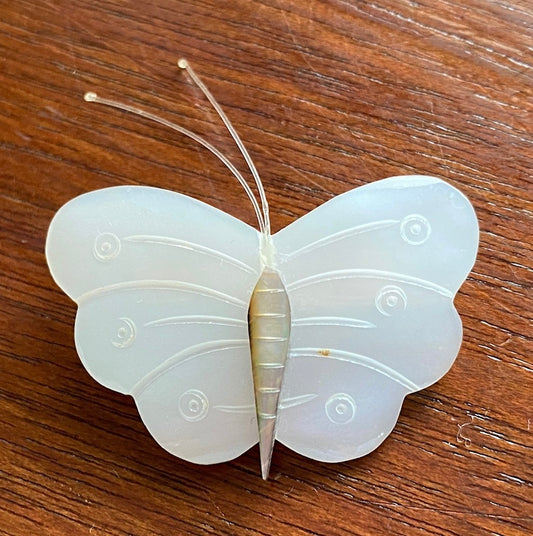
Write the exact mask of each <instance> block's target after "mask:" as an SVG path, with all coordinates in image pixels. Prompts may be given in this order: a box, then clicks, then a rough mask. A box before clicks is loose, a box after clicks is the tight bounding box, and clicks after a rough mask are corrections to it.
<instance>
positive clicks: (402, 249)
mask: <svg viewBox="0 0 533 536" xmlns="http://www.w3.org/2000/svg"><path fill="white" fill-rule="evenodd" d="M181 66H182V67H184V68H186V69H187V71H188V72H189V74H190V75H191V76H192V77H193V80H194V81H195V82H196V83H197V84H198V85H199V86H200V88H201V89H202V90H203V91H204V93H205V94H206V96H207V97H208V98H209V99H210V101H211V102H213V101H214V99H213V97H212V96H211V94H210V93H209V92H208V91H207V89H206V88H205V86H203V84H202V83H201V81H199V79H198V77H197V76H196V75H195V73H194V72H193V71H192V70H191V69H190V67H189V66H188V65H187V64H186V63H184V62H183V63H181ZM87 99H88V100H97V101H98V102H103V103H105V104H109V105H112V106H116V107H121V108H123V109H126V110H128V111H133V112H134V113H139V111H138V110H136V109H133V108H130V107H127V106H125V105H120V104H117V103H115V102H113V101H104V100H103V99H99V98H97V97H96V96H95V95H94V94H90V95H89V96H88V97H87ZM212 99H213V100H212ZM214 106H215V108H216V109H217V111H218V112H219V114H220V115H221V117H222V119H223V120H224V122H225V123H226V125H227V126H228V128H229V129H230V132H231V134H232V136H234V139H236V141H237V144H238V145H239V148H240V149H241V151H242V152H243V154H244V156H245V158H246V159H247V161H249V156H248V154H247V153H246V150H245V149H244V147H243V146H242V143H241V142H240V139H239V138H238V136H237V134H236V133H235V131H234V130H233V128H232V127H231V125H230V124H229V121H228V120H227V118H226V116H225V115H224V113H223V112H222V111H221V110H220V108H219V107H218V104H216V102H214ZM142 114H143V115H144V116H149V117H150V114H147V113H145V112H142ZM155 119H156V120H158V121H160V122H162V120H160V119H158V118H155ZM170 126H171V127H172V128H175V129H177V130H179V131H181V132H183V133H185V134H187V135H191V134H192V133H190V132H188V131H185V129H183V128H181V127H179V126H177V125H170ZM192 136H194V135H192ZM195 139H196V141H200V143H202V144H203V145H205V146H207V147H208V148H209V149H210V150H214V151H215V154H217V156H219V155H220V153H218V151H216V149H214V148H213V147H212V146H210V145H209V144H207V142H205V141H204V140H202V139H201V138H198V137H197V136H196V137H195ZM220 156H222V158H221V159H225V157H223V155H220ZM220 156H219V157H220ZM223 161H224V160H223ZM224 163H226V164H227V165H228V163H229V161H227V159H225V161H224ZM249 165H250V167H251V169H252V173H254V177H256V181H257V186H258V188H259V191H260V197H261V201H262V207H260V206H259V204H258V203H257V201H256V200H255V198H254V197H253V195H252V194H251V191H249V187H248V190H247V193H248V195H249V196H250V197H251V199H253V201H252V202H253V203H254V208H255V210H256V213H257V214H258V220H259V227H260V231H257V230H256V229H254V228H252V227H250V226H248V225H247V224H245V223H243V222H241V221H239V220H237V219H236V218H233V217H232V216H230V215H228V214H226V213H224V212H222V211H220V210H217V209H215V208H213V207H211V206H209V205H206V204H204V203H202V202H200V201H197V200H195V199H192V198H190V197H187V196H184V195H181V194H179V193H173V192H170V191H166V190H161V189H157V188H149V187H128V186H124V187H116V188H108V189H104V190H99V191H95V192H91V193H88V194H85V195H82V196H80V197H78V198H76V199H74V200H72V201H70V202H69V203H67V204H66V205H65V206H63V207H62V208H61V209H60V210H59V211H58V213H57V214H56V216H55V217H54V219H53V221H52V223H51V225H50V230H49V234H48V239H47V244H46V255H47V259H48V263H49V266H50V271H51V273H52V275H53V277H54V279H55V280H56V282H57V284H58V285H59V286H60V287H61V288H62V289H63V290H64V291H65V292H66V293H67V294H68V295H69V296H70V297H71V298H72V299H73V300H74V301H75V302H76V303H77V304H78V306H79V309H78V314H77V317H76V326H75V339H76V347H77V350H78V353H79V355H80V358H81V360H82V362H83V364H84V365H85V367H86V368H87V370H88V371H89V373H90V374H91V375H92V376H93V377H94V378H95V379H96V380H97V381H99V382H100V383H102V384H103V385H105V386H106V387H109V388H110V389H114V390H116V391H119V392H121V393H125V394H130V395H132V396H133V397H134V398H135V401H136V404H137V407H138V409H139V413H140V415H141V417H142V419H143V421H144V423H145V424H146V426H147V428H148V430H149V431H150V433H151V434H152V435H153V436H154V438H155V439H156V441H157V442H158V443H159V444H160V445H161V446H163V447H164V448H165V449H167V450H168V451H170V452H171V453H173V454H175V455H176V456H179V457H180V458H184V459H186V460H189V461H192V462H195V463H201V464H209V463H217V462H223V461H227V460H231V459H233V458H235V457H237V456H239V455H240V454H242V453H243V452H245V451H246V450H247V449H249V448H250V447H251V446H252V445H254V444H255V443H257V442H258V441H259V442H260V450H261V465H262V474H263V477H264V478H266V476H267V475H268V471H269V466H270V459H271V454H272V448H273V445H274V441H275V440H278V441H281V442H282V443H284V444H285V445H286V446H288V447H289V448H291V449H293V450H295V451H296V452H299V453H300V454H303V455H305V456H308V457H310V458H313V459H316V460H321V461H328V462H339V461H345V460H350V459H353V458H357V457H359V456H363V455H365V454H367V453H369V452H370V451H372V450H373V449H375V448H376V447H377V446H378V445H379V444H380V443H381V442H382V441H383V440H384V439H385V438H386V436H387V435H388V434H389V433H390V432H391V431H392V429H393V427H394V425H395V423H396V420H397V418H398V414H399V411H400V408H401V405H402V401H403V399H404V397H405V396H406V395H408V394H409V393H413V392H415V391H418V390H420V389H423V388H425V387H427V386H429V385H431V384H432V383H434V382H435V381H437V380H438V379H439V378H441V377H442V376H443V375H444V374H445V373H446V372H447V370H448V369H449V367H450V366H451V365H452V363H453V361H454V359H455V357H456V355H457V353H458V351H459V347H460V344H461V337H462V332H461V321H460V319H459V316H458V314H457V312H456V310H455V308H454V306H453V298H454V295H455V293H456V292H457V290H458V288H459V286H460V285H461V284H462V282H463V281H464V279H465V278H466V276H467V274H468V272H469V271H470V269H471V267H472V265H473V263H474V260H475V255H476V251H477V244H478V225H477V220H476V217H475V214H474V211H473V208H472V206H471V204H470V203H469V202H468V200H467V199H466V197H464V196H463V195H462V194H461V193H460V192H459V191H458V190H456V189H455V188H453V187H452V186H450V185H449V184H447V183H445V182H443V181H441V180H439V179H436V178H433V177H427V176H405V177H393V178H389V179H385V180H382V181H378V182H374V183H371V184H368V185H366V186H363V187H360V188H356V189H355V190H352V191H349V192H347V193H345V194H343V195H340V196H338V197H335V198H333V199H332V200H330V201H328V202H327V203H325V204H323V205H322V206H320V207H318V208H317V209H315V210H313V211H312V212H310V213H309V214H307V215H306V216H304V217H303V218H301V219H299V220H297V221H295V222H294V223H292V224H291V225H289V226H288V227H287V228H285V229H283V230H281V231H279V232H278V233H276V234H274V235H270V230H269V219H268V206H267V204H266V199H265V197H264V192H263V190H262V185H261V183H260V180H259V177H258V176H256V172H255V168H254V167H253V164H251V162H249ZM230 166H231V164H229V166H228V167H230ZM230 169H232V171H234V168H232V167H230ZM237 174H238V172H237ZM236 176H237V175H236ZM239 176H240V175H239ZM238 178H239V177H238ZM241 179H242V176H240V178H239V180H241ZM243 182H244V179H242V180H241V183H243ZM251 302H252V306H251V307H250V303H251Z"/></svg>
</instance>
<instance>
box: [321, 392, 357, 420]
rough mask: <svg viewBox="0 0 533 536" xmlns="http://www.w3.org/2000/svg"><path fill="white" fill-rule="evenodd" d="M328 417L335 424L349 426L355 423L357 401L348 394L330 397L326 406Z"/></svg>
mask: <svg viewBox="0 0 533 536" xmlns="http://www.w3.org/2000/svg"><path fill="white" fill-rule="evenodd" d="M324 409H325V410H326V416H327V417H328V419H329V420H330V421H331V422H332V423H334V424H348V423H350V422H352V421H353V418H354V417H355V412H356V410H357V405H356V403H355V400H354V399H353V398H352V397H351V396H350V395H347V394H346V393H337V394H335V395H332V396H330V397H329V398H328V399H327V401H326V404H325V406H324Z"/></svg>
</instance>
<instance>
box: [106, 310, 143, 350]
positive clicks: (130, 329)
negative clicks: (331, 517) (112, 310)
mask: <svg viewBox="0 0 533 536" xmlns="http://www.w3.org/2000/svg"><path fill="white" fill-rule="evenodd" d="M119 321H120V323H119V326H118V328H117V333H116V335H115V338H114V339H112V340H111V344H112V345H113V346H114V347H115V348H128V347H130V346H131V345H132V344H133V341H134V340H135V337H136V336H137V328H136V327H135V324H134V322H133V320H132V319H131V318H127V317H125V316H123V317H121V318H119Z"/></svg>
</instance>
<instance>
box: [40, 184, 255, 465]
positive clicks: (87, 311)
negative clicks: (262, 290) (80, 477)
mask: <svg viewBox="0 0 533 536" xmlns="http://www.w3.org/2000/svg"><path fill="white" fill-rule="evenodd" d="M46 255H47V260H48V263H49V267H50V271H51V273H52V275H53V277H54V279H55V280H56V282H57V283H58V285H59V286H60V287H61V288H62V289H63V290H64V291H65V292H66V293H67V294H68V295H69V296H70V297H71V298H72V299H73V300H74V301H75V302H76V303H78V305H79V309H78V314H77V318H76V327H75V339H76V347H77V350H78V353H79V355H80V357H81V359H82V361H83V363H84V365H85V367H86V368H87V370H88V371H89V373H90V374H91V375H92V376H93V377H94V378H95V379H96V380H97V381H99V382H100V383H102V384H103V385H105V386H107V387H109V388H111V389H114V390H116V391H119V392H121V393H127V394H131V395H133V396H134V398H135V401H136V403H137V406H138V409H139V412H140V414H141V417H142V419H143V421H144V423H145V424H146V426H147V428H148V429H149V430H150V432H151V433H152V435H153V436H154V438H155V439H156V440H157V441H158V442H159V443H160V444H161V445H162V446H163V447H164V448H166V449H167V450H169V451H170V452H172V453H173V454H175V455H177V456H179V457H181V458H184V459H187V460H189V461H193V462H196V463H216V462H221V461H226V460H229V459H233V458H235V457H236V456H238V455H240V454H241V453H242V452H244V451H246V450H247V449H248V448H249V447H250V446H252V445H253V444H255V443H256V442H257V425H256V420H255V406H254V394H253V384H252V372H251V365H250V350H249V343H248V324H247V313H248V304H249V300H250V295H251V293H252V291H253V288H254V286H255V283H256V282H257V279H258V276H259V234H258V232H257V231H256V230H255V229H253V228H252V227H249V226H248V225H246V224H244V223H242V222H241V221H239V220H237V219H235V218H233V217H231V216H229V215H227V214H225V213H223V212H221V211H219V210H217V209H215V208H213V207H210V206H209V205H206V204H204V203H201V202H199V201H197V200H194V199H192V198H190V197H187V196H183V195H180V194H177V193H173V192H169V191H166V190H160V189H156V188H146V187H117V188H108V189H104V190H99V191H95V192H91V193H88V194H85V195H82V196H80V197H78V198H76V199H74V200H72V201H70V202H69V203H67V204H66V205H65V206H64V207H62V208H61V209H60V210H59V212H58V213H57V214H56V216H55V217H54V219H53V221H52V223H51V225H50V230H49V233H48V239H47V244H46Z"/></svg>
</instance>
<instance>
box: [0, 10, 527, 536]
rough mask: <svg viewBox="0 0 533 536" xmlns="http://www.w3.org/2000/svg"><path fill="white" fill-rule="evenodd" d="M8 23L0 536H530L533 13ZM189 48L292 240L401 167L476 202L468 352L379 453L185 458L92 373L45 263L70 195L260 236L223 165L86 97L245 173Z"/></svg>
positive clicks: (147, 14) (42, 14) (23, 18)
mask: <svg viewBox="0 0 533 536" xmlns="http://www.w3.org/2000/svg"><path fill="white" fill-rule="evenodd" d="M0 13H1V16H0V62H1V69H0V84H1V85H0V222H1V226H0V233H1V239H0V289H1V301H0V308H1V316H0V328H1V329H0V351H1V354H0V369H1V376H0V377H1V382H0V408H1V412H0V461H1V469H0V471H1V475H2V481H1V484H0V534H1V535H5V536H7V535H9V536H19V535H33V534H46V535H52V536H55V535H65V534H69V535H73V536H74V535H84V534H88V535H93V536H96V535H113V536H125V535H139V536H144V535H147V536H148V535H169V534H173V535H174V534H190V535H198V536H200V535H207V534H217V535H221V534H228V535H256V534H260V535H295V536H296V535H297V536H304V535H305V536H309V535H320V536H346V535H369V534H372V535H404V534H409V535H411V534H412V535H416V536H419V535H420V536H427V535H446V536H448V535H458V536H463V535H487V536H489V535H506V536H511V535H526V534H531V532H532V531H533V508H532V480H533V478H532V465H531V450H532V449H531V447H532V431H531V429H532V426H533V413H532V411H533V410H532V408H533V404H532V402H533V400H532V389H531V385H532V383H531V373H532V369H533V364H532V361H531V355H532V350H533V348H532V344H531V335H532V334H531V319H532V313H533V307H532V305H533V303H532V283H533V268H532V267H533V262H532V241H531V229H532V211H533V195H532V193H533V188H532V181H531V165H532V160H533V159H532V155H533V151H532V150H533V136H532V134H531V125H532V110H533V99H532V97H533V91H532V88H533V83H532V70H531V44H532V42H533V31H532V28H533V16H532V10H531V4H530V2H529V1H527V0H524V1H520V0H500V1H488V0H469V1H467V2H461V1H459V0H442V1H439V2H432V1H430V0H420V1H406V0H394V1H392V0H390V1H389V0H383V1H379V2H371V1H360V2H359V1H357V2H355V1H354V2H349V1H341V0H328V1H326V0H323V1H319V0H305V1H303V0H288V1H285V2H281V1H278V0H260V1H258V2H248V1H245V0H235V1H233V2H216V1H214V0H184V1H174V0H154V1H152V2H133V1H119V0H107V1H102V0H95V1H93V2H86V1H81V0H70V1H68V2H67V1H66V0H55V1H37V0H17V1H16V2H13V1H9V0H0ZM181 56H184V57H187V58H188V59H189V61H190V62H191V63H192V64H193V65H194V67H195V68H196V70H197V72H198V73H199V74H201V75H202V77H203V78H204V80H205V82H206V83H207V84H208V86H209V87H210V89H211V90H212V91H213V93H214V94H215V95H216V97H217V98H218V100H219V102H220V103H221V105H222V106H223V107H224V109H225V110H226V112H227V113H228V115H229V117H230V118H231V120H232V121H233V123H234V125H235V126H236V128H237V130H238V131H239V133H240V134H241V136H242V138H243V139H244V140H245V142H246V144H247V147H248V149H249V150H250V153H251V154H252V157H253V158H254V160H255V163H256V165H257V167H258V168H259V170H260V171H261V172H262V178H263V181H264V183H265V187H266V190H267V195H268V197H269V201H270V205H271V218H272V222H273V228H274V230H277V229H280V228H282V227H283V226H285V225H287V224H288V223H290V222H291V221H293V220H294V219H296V218H297V217H299V216H302V215H303V214H305V213H307V212H308V211H309V210H311V209H312V208H314V207H316V206H317V205H319V204H320V203H322V202H323V201H325V200H327V199H329V198H331V197H332V196H334V195H336V194H339V193H342V192H344V191H346V190H348V189H350V188H352V187H356V186H359V185H362V184H365V183H367V182H370V181H374V180H378V179H380V178H384V177H387V176H391V175H397V174H409V173H421V174H432V175H436V176H440V177H443V178H444V179H446V180H448V181H449V182H450V183H451V184H453V185H454V186H457V187H458V188H460V189H461V190H462V191H463V192H464V193H465V194H466V195H467V196H468V197H469V198H470V199H471V201H472V202H473V204H474V205H475V208H476V211H477V214H478V217H479V220H480V227H481V244H480V251H479V257H478V261H477V263H476V265H475V267H474V270H473V272H472V274H471V275H470V277H469V278H468V280H467V281H466V283H465V284H464V285H463V287H462V288H461V290H460V292H459V294H458V296H457V299H456V306H457V308H458V310H459V312H460V314H461V317H462V320H463V324H464V343H463V347H462V349H461V352H460V355H459V357H458V358H457V361H456V363H455V365H454V367H453V368H452V370H451V371H450V372H449V374H448V375H447V376H446V377H445V378H444V379H443V380H442V381H440V382H439V383H437V384H436V385H434V386H432V387H430V388H429V389H426V390H425V391H422V392H420V393H418V394H416V395H414V396H410V397H408V399H407V400H406V402H405V404H404V407H403V410H402V413H401V416H400V419H399V422H398V425H397V427H396V429H395V430H394V432H393V433H392V435H391V436H390V438H389V439H387V440H386V441H385V443H384V444H383V445H382V446H381V447H380V448H379V449H378V450H377V451H375V452H374V453H372V454H371V455H369V456H367V457H365V458H363V459H360V460H356V461H353V462H348V463H343V464H334V465H328V464H323V463H317V462H314V461H311V460H307V459H304V458H302V457H300V456H298V455H297V454H294V453H292V452H290V451H289V450H288V449H286V448H284V447H282V446H280V445H277V447H276V450H275V454H274V459H273V466H272V473H271V475H272V478H271V479H270V480H269V481H267V482H263V481H262V480H261V478H260V476H259V461H258V460H259V457H258V450H257V448H253V449H252V450H251V451H250V452H248V453H247V454H245V455H243V456H242V457H240V458H239V459H237V460H235V461H234V462H231V463H226V464H222V465H217V466H208V467H199V466H194V465H191V464H188V463H187V462H184V461H181V460H179V459H177V458H174V457H172V456H171V455H169V454H167V453H166V452H164V451H163V450H162V449H160V448H159V447H158V446H157V445H156V444H155V442H154V441H153V440H152V439H151V437H150V436H149V434H148V433H147V431H146V430H145V428H144V426H143V425H142V424H141V422H140V419H139V417H138V414H137V411H136V409H135V407H134V404H133V402H132V400H131V399H130V398H128V397H124V396H121V395H119V394H116V393H114V392H111V391H109V390H107V389H105V388H103V387H101V386H100V385H98V384H97V383H95V382H94V381H93V380H92V379H91V378H90V377H89V376H88V374H87V373H86V372H85V370H84V369H83V367H82V365H81V363H80V361H79V358H78V357H77V355H76V351H75V348H74V343H73V335H72V329H73V323H74V317H75V306H74V304H73V303H72V302H70V301H69V299H68V298H67V297H66V296H65V295H64V294H63V293H62V292H61V291H60V290H59V289H58V288H57V287H56V286H55V284H54V283H53V281H52V279H51V277H50V275H49V273H48V270H47V267H46V263H45V258H44V253H43V248H44V242H45V237H46V232H47V227H48V223H49V221H50V219H51V218H52V216H53V214H54V212H55V211H56V210H57V209H58V208H59V207H60V206H61V205H62V204H63V203H65V202H66V201H68V200H69V199H71V198H72V197H74V196H76V195H79V194H82V193H84V192H87V191H90V190H94V189H97V188H102V187H106V186H113V185H119V184H147V185H153V186H159V187H162V188H168V189H172V190H176V191H179V192H182V193H185V194H187V195H191V196H194V197H196V198H199V199H201V200H203V201H206V202H207V203H210V204H212V205H214V206H216V207H219V208H222V209H223V210H225V211H227V212H229V213H231V214H233V215H235V216H237V217H239V218H241V219H243V220H244V221H246V222H248V223H250V224H253V223H254V220H253V211H252V210H251V208H250V206H249V203H248V202H247V200H246V198H245V196H244V195H243V193H242V192H241V190H240V189H239V186H238V184H237V183H236V181H234V180H233V179H232V177H231V176H230V175H229V174H228V173H227V171H226V169H225V168H224V167H223V166H222V165H221V164H220V163H219V162H218V161H217V160H216V159H215V158H214V157H212V156H211V155H210V154H209V153H207V152H206V151H205V150H202V149H201V148H199V147H197V146H196V145H194V144H193V143H192V142H190V141H189V140H187V139H184V138H182V137H180V136H178V135H176V134H175V133H173V132H171V131H167V130H165V129H164V128H162V127H158V126H156V125H153V124H148V123H145V122H144V121H141V120H139V119H138V118H134V117H130V116H127V115H125V114H121V113H118V112H117V113H114V112H112V111H110V110H107V109H102V108H101V107H98V106H96V105H89V104H87V103H84V102H83V100H82V98H81V97H82V95H83V93H84V92H85V91H88V90H97V91H98V92H99V93H100V94H101V95H102V96H105V97H109V98H120V99H121V100H124V101H127V102H130V103H133V104H137V105H139V106H142V107H144V108H146V109H148V110H150V111H154V112H156V113H160V114H162V115H164V116H165V117H167V118H169V119H171V120H175V121H177V122H179V123H180V124H182V125H184V126H186V127H187V128H189V129H191V130H194V131H196V132H198V133H199V134H201V135H203V136H205V137H206V138H207V139H208V140H209V141H211V142H212V143H214V144H216V145H217V147H219V148H220V149H221V150H222V151H223V152H224V153H226V154H227V155H228V156H229V157H230V158H231V159H232V160H235V161H237V162H240V160H239V156H238V154H237V151H236V149H235V148H234V146H233V144H232V142H231V140H230V139H229V137H228V135H227V133H226V132H225V131H224V128H223V126H222V125H221V124H220V122H219V121H218V120H217V118H216V117H215V114H214V113H213V111H212V110H211V109H210V108H209V106H208V105H207V103H206V102H205V99H203V97H202V96H201V94H200V93H199V91H198V90H196V89H195V88H194V86H193V85H192V84H191V83H190V80H188V78H187V77H186V76H185V75H184V74H183V73H180V72H179V71H178V70H177V69H176V68H175V61H176V60H177V59H178V58H179V57H181ZM243 167H244V166H243V165H241V168H243Z"/></svg>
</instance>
